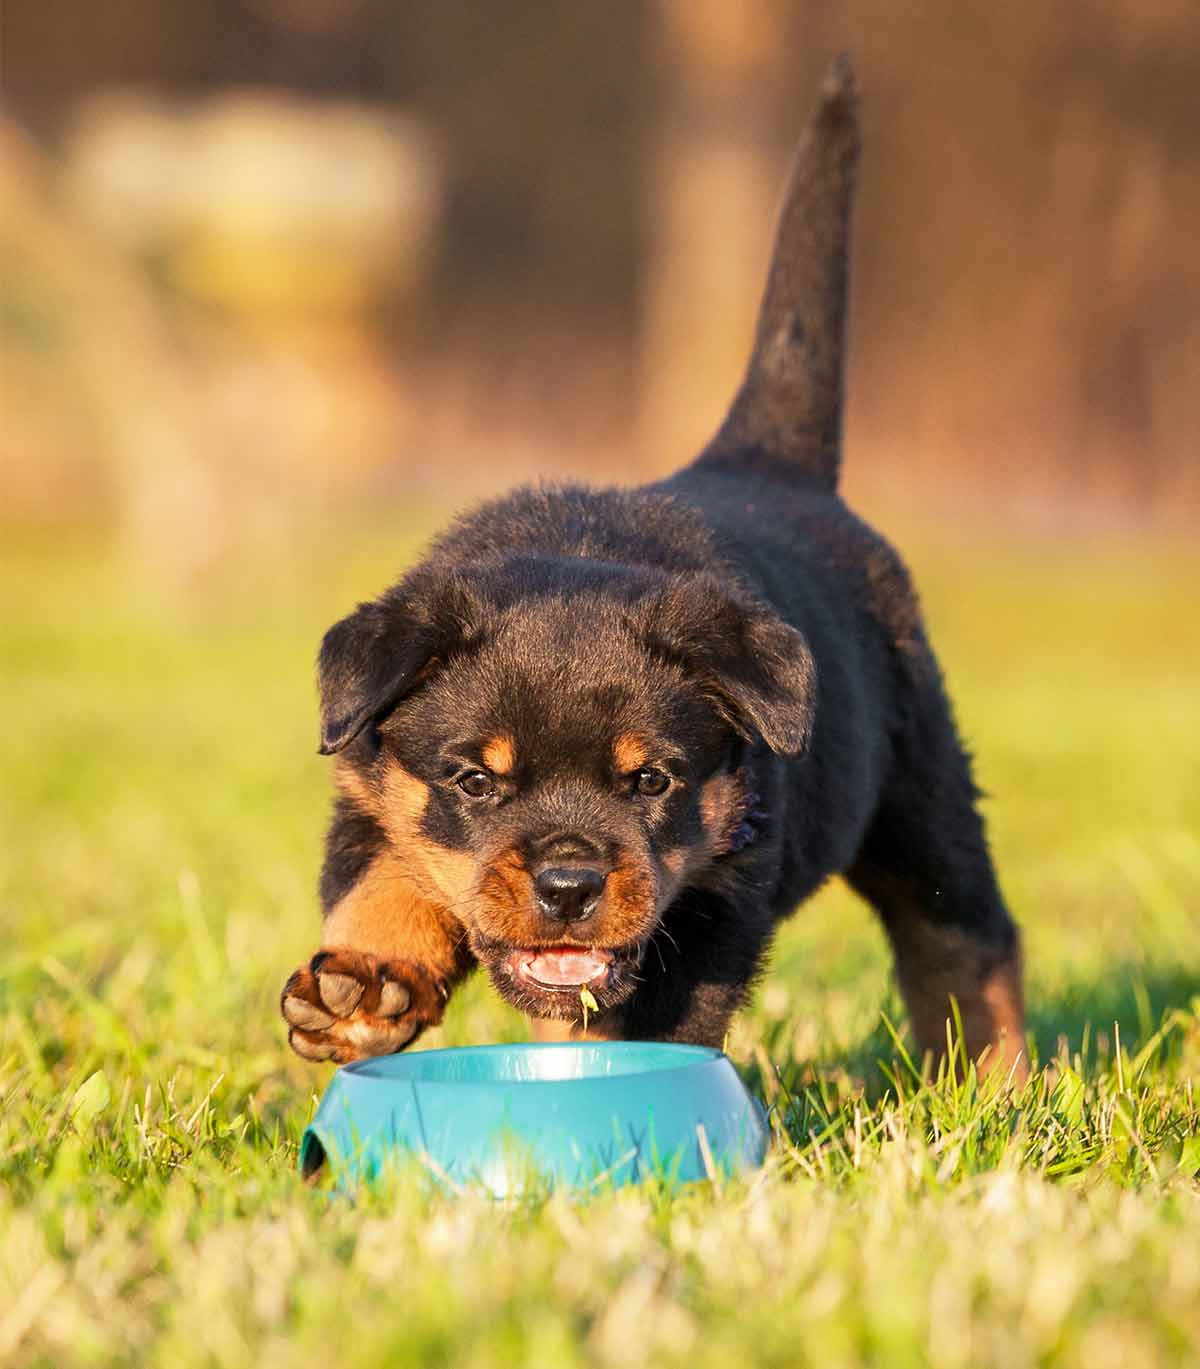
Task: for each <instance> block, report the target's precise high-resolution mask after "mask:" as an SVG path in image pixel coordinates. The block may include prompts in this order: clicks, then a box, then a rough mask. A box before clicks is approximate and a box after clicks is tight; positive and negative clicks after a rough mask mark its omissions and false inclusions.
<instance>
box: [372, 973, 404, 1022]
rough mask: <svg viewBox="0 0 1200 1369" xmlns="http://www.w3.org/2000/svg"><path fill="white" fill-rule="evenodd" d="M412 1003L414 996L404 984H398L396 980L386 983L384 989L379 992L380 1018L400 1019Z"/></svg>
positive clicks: (389, 980)
mask: <svg viewBox="0 0 1200 1369" xmlns="http://www.w3.org/2000/svg"><path fill="white" fill-rule="evenodd" d="M411 1002H412V994H411V993H409V991H408V988H407V987H406V986H405V985H404V984H398V983H397V982H396V981H395V980H394V979H387V980H385V981H384V985H383V988H382V989H381V990H380V991H379V1008H378V1012H379V1016H380V1017H399V1016H400V1014H401V1013H402V1012H404V1011H406V1009H407V1008H408V1005H409V1004H410V1003H411Z"/></svg>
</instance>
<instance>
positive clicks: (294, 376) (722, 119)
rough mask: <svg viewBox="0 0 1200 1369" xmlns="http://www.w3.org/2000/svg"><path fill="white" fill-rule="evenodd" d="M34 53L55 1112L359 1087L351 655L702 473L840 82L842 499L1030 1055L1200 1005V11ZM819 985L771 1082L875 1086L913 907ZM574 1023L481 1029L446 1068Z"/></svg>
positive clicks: (5, 791)
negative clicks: (347, 1043) (321, 886)
mask: <svg viewBox="0 0 1200 1369" xmlns="http://www.w3.org/2000/svg"><path fill="white" fill-rule="evenodd" d="M3 13H4V26H5V31H4V44H3V47H4V66H5V81H4V87H5V94H4V100H3V106H2V108H3V118H2V122H0V362H2V365H0V377H2V378H0V409H2V417H0V716H2V717H3V718H5V719H6V721H7V722H8V726H6V727H5V728H3V729H0V775H3V778H4V783H3V784H0V831H3V832H4V840H3V842H0V924H3V925H4V927H5V930H6V932H9V935H8V936H7V938H6V939H5V941H4V944H3V947H2V948H0V1054H2V1051H3V1046H4V1040H5V1038H4V1036H3V1031H4V1030H6V1029H7V1030H9V1032H10V1036H9V1037H8V1038H7V1039H8V1040H10V1041H11V1040H16V1041H18V1042H19V1043H26V1042H27V1041H28V1039H29V1032H30V1030H32V1028H26V1027H24V1026H20V1025H19V1023H18V1025H17V1026H9V1027H8V1028H5V1026H4V1023H6V1022H13V1021H17V1018H12V1017H11V1016H10V1017H7V1018H6V1017H5V1016H4V1014H5V1013H6V1012H8V1011H9V1010H10V1009H12V1005H13V1004H14V1003H20V1004H24V1005H26V1006H23V1007H21V1008H20V1013H21V1014H27V1017H26V1016H20V1019H19V1021H20V1022H25V1021H26V1020H28V1022H30V1023H36V1032H37V1034H38V1036H39V1037H40V1038H41V1039H43V1040H44V1041H45V1042H46V1043H47V1044H46V1046H45V1054H46V1058H47V1059H48V1060H51V1061H52V1062H58V1061H62V1062H65V1063H64V1064H63V1065H62V1069H63V1070H67V1069H68V1068H69V1070H71V1071H76V1070H78V1071H83V1073H82V1074H79V1075H78V1077H76V1076H75V1075H74V1074H71V1076H70V1078H69V1079H67V1082H66V1084H65V1085H64V1084H63V1082H62V1079H63V1078H66V1077H67V1076H66V1075H62V1077H61V1078H60V1073H57V1072H55V1071H58V1070H59V1066H58V1065H57V1064H55V1065H54V1066H53V1069H52V1070H50V1069H48V1072H46V1073H45V1075H44V1079H45V1081H46V1082H45V1088H46V1091H47V1096H57V1094H59V1093H62V1096H63V1097H69V1096H70V1095H71V1092H72V1090H73V1089H74V1088H75V1087H76V1086H77V1085H78V1083H80V1082H81V1081H82V1079H83V1078H84V1077H85V1076H86V1073H87V1071H88V1070H90V1069H94V1068H97V1067H98V1065H97V1061H98V1060H99V1059H100V1058H102V1057H101V1056H100V1055H98V1054H97V1052H98V1051H99V1050H100V1049H101V1048H100V1047H99V1046H97V1044H96V1042H97V1040H98V1039H99V1038H97V1037H96V1035H95V1031H96V1030H99V1029H97V1028H95V1023H96V1022H99V1021H101V1020H103V1023H104V1024H105V1025H104V1027H103V1032H104V1033H111V1035H112V1039H113V1040H117V1041H119V1042H120V1043H123V1044H121V1045H120V1049H121V1050H128V1051H130V1052H133V1053H134V1055H135V1056H136V1058H137V1060H138V1061H139V1062H140V1063H139V1064H138V1069H139V1070H144V1071H147V1072H149V1073H151V1074H153V1075H154V1077H161V1078H168V1077H175V1076H174V1074H173V1072H175V1071H182V1073H180V1074H179V1077H180V1078H181V1079H187V1078H191V1079H192V1080H193V1081H194V1082H195V1085H196V1087H197V1088H198V1089H199V1091H200V1092H199V1096H203V1094H204V1090H205V1089H207V1088H208V1087H209V1084H210V1083H211V1078H212V1077H213V1075H214V1074H215V1073H219V1072H220V1071H222V1070H226V1069H230V1070H234V1071H235V1073H234V1074H233V1075H231V1076H230V1077H231V1078H233V1079H236V1080H238V1081H240V1082H238V1083H237V1085H236V1088H237V1090H241V1091H242V1093H244V1095H245V1096H246V1097H247V1098H250V1099H252V1100H255V1101H254V1102H253V1106H254V1107H256V1108H262V1109H267V1110H269V1109H270V1108H271V1107H275V1106H278V1107H280V1108H283V1109H285V1110H286V1109H287V1108H291V1107H293V1105H294V1104H295V1100H296V1098H297V1097H299V1096H303V1093H304V1091H305V1090H311V1087H312V1080H313V1078H314V1075H313V1071H312V1069H311V1068H310V1067H309V1066H306V1065H304V1064H303V1063H302V1062H300V1061H299V1059H298V1058H296V1057H291V1056H290V1055H289V1053H288V1052H287V1050H286V1047H285V1045H284V1038H283V1031H282V1028H281V1024H280V1023H279V1019H278V1016H277V1007H276V1003H277V994H278V988H279V985H280V984H281V983H282V982H283V980H284V979H285V978H286V976H287V974H288V973H289V972H290V971H291V969H292V968H293V967H294V966H295V965H297V964H299V963H300V962H301V960H302V959H303V958H306V957H307V956H309V955H310V954H311V953H312V951H313V950H314V949H315V946H316V944H317V942H316V938H317V935H318V930H317V916H316V897H315V876H316V871H317V867H318V864H319V860H320V849H321V831H322V827H323V825H324V820H325V816H326V813H327V807H328V774H327V769H328V767H327V763H326V762H324V761H322V760H320V759H319V758H318V757H317V755H316V754H315V752H316V745H317V736H316V716H315V715H316V709H315V700H314V689H313V678H312V677H313V657H314V654H315V648H316V645H317V642H318V640H319V638H320V635H321V633H322V632H323V631H324V630H325V629H326V628H327V627H328V625H329V624H330V623H331V622H333V621H334V620H335V619H336V618H338V617H340V616H341V615H342V614H344V613H345V612H346V611H347V610H348V609H349V608H350V607H351V606H352V605H353V603H354V602H355V600H357V599H362V598H366V597H368V596H371V595H374V594H377V593H378V592H379V591H380V590H381V589H382V588H383V586H385V585H386V584H387V583H388V582H389V581H390V580H391V579H392V578H394V577H395V576H396V575H397V574H398V572H399V571H401V570H402V568H403V567H404V565H405V564H406V563H408V562H409V561H410V560H411V559H412V557H414V556H415V555H416V554H417V552H418V549H419V547H420V544H421V542H422V541H423V540H424V539H425V538H426V537H428V536H429V534H430V533H431V532H433V531H434V529H435V528H436V527H437V526H438V525H439V524H440V523H442V522H443V520H444V519H445V517H446V516H447V515H448V514H449V512H450V511H451V510H452V509H453V508H455V507H457V506H460V505H461V504H462V503H463V502H464V501H466V500H468V499H470V498H472V497H474V496H477V495H482V494H485V493H487V492H489V491H494V490H498V489H500V488H502V487H504V486H507V485H509V484H511V483H512V482H513V481H515V480H519V479H523V478H531V477H535V476H538V475H546V476H551V477H559V478H562V477H571V476H574V477H585V478H589V479H593V480H597V481H600V480H621V481H635V480H638V479H644V478H646V477H649V476H654V475H658V474H660V473H663V472H666V471H668V470H670V469H671V468H672V467H674V466H677V465H678V464H680V463H682V462H684V461H686V460H688V459H689V458H690V457H691V456H692V455H693V454H694V453H695V452H696V450H697V449H698V447H699V446H700V445H701V444H702V443H703V442H704V441H705V440H706V439H707V438H708V436H709V435H710V434H711V433H712V431H713V430H714V428H715V426H716V424H717V422H718V421H719V419H720V417H721V415H722V413H723V411H724V408H725V406H726V404H727V403H728V401H729V399H730V397H731V395H732V394H733V391H734V387H735V385H736V383H737V381H738V379H739V375H740V371H741V368H742V365H743V363H744V359H745V356H746V352H747V349H748V344H749V337H750V333H751V330H752V324H753V317H754V312H755V309H756V306H757V300H758V296H759V291H760V289H761V285H762V282H763V278H764V273H765V269H766V258H767V251H768V247H769V240H770V237H771V233H772V229H773V220H774V216H775V211H776V206H777V200H778V196H779V192H780V188H781V185H782V183H783V178H784V174H785V171H786V167H787V162H788V157H789V154H790V149H791V146H792V143H793V141H794V139H795V137H796V135H797V133H798V130H799V129H800V127H801V125H802V123H803V121H804V119H805V117H806V115H807V112H808V110H809V108H810V107H811V104H812V102H813V98H814V94H815V91H816V88H817V86H818V83H819V81H820V78H821V75H822V73H823V72H824V70H825V68H826V67H827V65H828V62H829V60H830V58H831V56H832V55H833V54H834V53H835V52H837V51H838V50H839V49H843V48H845V49H849V50H850V51H851V52H852V53H853V54H854V58H855V61H856V63H857V65H858V68H859V72H860V77H861V83H862V86H863V89H864V92H865V96H864V119H865V126H866V129H865V131H866V154H865V159H864V163H863V167H862V179H861V195H860V200H859V213H858V220H857V240H856V244H855V252H854V280H853V318H852V339H851V341H852V350H851V360H850V399H849V413H848V422H847V432H846V441H847V453H846V462H845V470H846V483H847V485H848V492H849V494H850V497H851V499H852V501H853V502H854V504H855V505H856V507H857V508H859V509H860V510H861V511H862V512H863V513H864V514H865V515H866V516H867V517H868V518H870V519H871V520H873V521H875V522H877V523H878V524H880V525H881V526H882V527H883V528H884V529H885V530H886V531H887V532H888V533H889V534H890V535H892V536H894V537H895V539H896V541H897V542H898V544H899V545H900V547H901V548H902V549H903V551H904V554H905V557H906V558H907V559H908V561H909V563H910V564H911V565H912V567H913V569H914V571H915V574H916V579H917V583H918V585H919V586H920V588H921V591H922V595H923V598H924V603H925V608H926V613H927V617H928V619H929V620H930V623H931V626H932V633H933V639H934V641H935V642H936V643H937V646H938V650H939V653H940V656H941V659H942V661H943V663H944V664H945V666H946V669H947V672H948V677H949V680H950V685H951V690H952V694H953V698H954V701H955V706H956V709H957V711H958V715H959V718H960V720H961V723H962V727H963V730H964V734H965V736H966V738H967V739H968V742H969V744H970V745H971V747H972V749H974V750H976V751H977V752H978V755H979V766H978V775H979V778H980V782H981V784H982V785H983V787H984V788H985V789H986V790H987V791H988V793H989V794H990V795H994V796H995V799H994V802H989V804H988V805H987V812H988V817H989V823H990V832H991V836H992V841H993V844H994V848H995V850H996V854H997V857H998V862H999V867H1000V870H1001V874H1002V880H1003V883H1004V887H1005V890H1006V892H1007V894H1008V896H1009V898H1010V901H1011V903H1012V906H1013V909H1014V912H1015V913H1016V915H1017V918H1018V920H1019V921H1020V923H1021V925H1022V927H1023V928H1024V935H1025V946H1026V952H1027V959H1028V965H1029V1003H1030V1012H1031V1025H1032V1031H1033V1038H1034V1039H1035V1040H1036V1041H1037V1043H1038V1049H1039V1051H1040V1052H1041V1058H1042V1059H1046V1058H1048V1056H1049V1055H1050V1054H1052V1053H1053V1052H1054V1050H1055V1049H1056V1043H1057V1042H1058V1040H1059V1038H1060V1037H1064V1036H1066V1037H1069V1038H1070V1040H1071V1041H1072V1042H1073V1043H1078V1042H1079V1041H1080V1040H1081V1039H1083V1036H1082V1034H1083V1033H1084V1031H1085V1024H1087V1023H1091V1024H1093V1026H1094V1027H1095V1029H1096V1031H1097V1032H1098V1033H1100V1034H1101V1035H1098V1036H1097V1037H1096V1039H1097V1041H1099V1040H1100V1039H1101V1036H1102V1035H1103V1034H1104V1033H1108V1032H1109V1031H1110V1027H1111V1024H1112V1023H1113V1021H1114V1020H1116V1019H1120V1022H1121V1024H1122V1027H1123V1028H1124V1029H1125V1036H1124V1039H1126V1040H1127V1041H1131V1040H1133V1039H1134V1037H1135V1036H1136V1039H1137V1040H1139V1041H1142V1042H1146V1041H1148V1040H1150V1039H1151V1037H1152V1034H1153V1032H1154V1031H1155V1029H1156V1026H1157V1024H1158V1023H1159V1021H1160V1020H1161V1014H1162V1013H1164V1012H1166V1011H1168V1010H1170V1009H1173V1008H1178V1007H1182V1006H1183V1005H1186V1004H1187V1003H1188V1002H1189V1000H1190V998H1191V997H1192V996H1194V995H1195V994H1196V993H1197V991H1198V988H1200V841H1198V840H1197V834H1200V787H1198V786H1197V784H1196V775H1197V774H1198V773H1200V728H1198V727H1197V725H1196V700H1197V698H1200V617H1198V615H1197V614H1196V587H1197V585H1200V544H1198V543H1197V540H1196V536H1195V529H1196V526H1197V513H1198V512H1200V449H1198V444H1197V442H1196V433H1197V432H1198V431H1200V253H1198V252H1197V244H1198V243H1200V98H1198V96H1200V6H1198V5H1197V4H1196V0H1059V3H1056V4H1053V5H1046V4H1041V3H1035V2H1034V0H1011V3H1008V4H1005V5H999V4H983V3H980V4H974V5H964V4H961V3H955V2H954V0H919V2H917V3H908V4H903V5H899V4H894V3H883V0H853V3H840V4H832V3H825V4H820V3H812V2H810V3H801V2H800V0H622V3H611V0H610V2H609V3H603V2H602V0H571V2H570V3H567V0H559V2H555V0H504V2H503V3H499V2H498V0H492V2H491V3H483V2H482V0H453V3H445V2H444V0H440V2H439V0H386V3H385V2H384V0H206V3H203V4H199V3H193V4H185V3H168V0H104V3H102V4H97V3H94V4H85V3H81V2H80V0H8V3H7V4H6V6H5V8H4V11H3ZM774 967H775V968H774V970H773V972H772V975H771V976H770V977H769V978H768V979H767V980H766V981H765V982H764V986H763V989H762V994H761V1002H760V1004H759V1007H758V1009H756V1010H755V1013H752V1014H750V1015H748V1017H747V1019H746V1023H747V1024H748V1025H745V1024H744V1025H743V1027H740V1028H739V1029H738V1030H739V1032H740V1033H741V1034H740V1035H737V1036H735V1038H733V1039H732V1041H731V1046H730V1049H731V1051H732V1052H733V1053H734V1055H735V1057H736V1058H737V1059H738V1060H739V1061H746V1060H749V1059H751V1058H752V1057H753V1051H754V1049H755V1045H754V1043H755V1042H759V1043H761V1041H762V1040H767V1041H768V1043H769V1044H770V1048H771V1050H772V1052H773V1053H774V1055H775V1056H777V1057H779V1058H787V1059H791V1060H793V1061H794V1062H796V1068H797V1069H798V1070H808V1069H810V1067H811V1066H812V1062H813V1061H814V1060H816V1061H818V1062H823V1064H824V1065H825V1066H828V1067H829V1068H830V1069H835V1070H845V1069H848V1070H849V1072H850V1074H849V1075H847V1078H849V1077H850V1076H851V1075H852V1076H854V1078H858V1079H861V1078H864V1077H868V1076H869V1069H870V1068H871V1067H872V1066H871V1063H870V1062H872V1061H873V1060H874V1059H875V1058H876V1056H877V1055H878V1053H879V1052H880V1051H886V1050H890V1046H888V1045H887V1044H886V1042H887V1038H886V1037H885V1036H884V1035H883V1034H882V1033H883V1029H882V1027H881V1026H880V1022H879V1011H880V1006H881V1004H887V1005H888V1010H889V1011H890V1012H892V1013H895V1012H896V1011H897V1010H898V1009H897V1000H896V998H895V995H894V994H893V995H892V997H891V998H890V999H889V998H888V997H887V994H888V989H887V983H888V956H887V951H886V947H885V944H884V939H883V937H882V936H881V934H880V932H879V929H878V927H877V925H876V924H875V922H874V920H873V918H872V916H871V915H870V913H869V912H868V911H867V910H866V909H865V908H864V907H863V906H862V905H860V904H859V903H858V902H857V901H856V900H855V899H854V898H853V897H852V896H851V895H850V894H849V892H847V891H846V890H845V889H844V888H841V887H840V886H838V885H836V884H834V885H832V886H831V887H829V888H828V889H827V890H826V891H823V892H822V894H821V895H820V896H819V898H818V899H817V900H816V901H815V904H814V905H813V906H812V907H811V908H809V909H808V910H806V913H805V915H804V916H803V917H798V918H796V919H794V920H793V921H792V922H791V923H790V924H789V925H788V927H787V929H786V930H785V932H784V934H783V935H782V936H781V937H780V940H779V944H778V949H777V954H776V957H775V961H774ZM79 1003H85V1004H87V1005H88V1007H87V1010H86V1012H85V1013H83V1014H81V1013H80V1012H79V1011H77V1009H76V1006H73V1005H77V1004H79ZM768 1021H769V1024H773V1025H770V1026H769V1032H767V1027H765V1026H764V1025H763V1024H764V1023H767V1022H768ZM524 1030H525V1028H524V1025H523V1023H521V1022H520V1021H519V1020H517V1019H515V1015H513V1014H512V1013H510V1012H508V1010H507V1009H504V1008H503V1007H502V1006H501V1005H500V1004H499V1003H498V1001H497V1000H496V999H495V996H494V995H492V994H490V993H489V992H488V991H487V986H486V984H485V983H481V982H475V983H473V984H472V985H471V986H470V988H469V990H468V991H466V992H464V993H463V994H461V995H458V996H456V998H455V1002H454V1005H453V1006H452V1010H451V1014H450V1017H449V1019H448V1021H447V1024H446V1027H445V1028H444V1031H441V1032H436V1033H431V1034H430V1035H429V1036H428V1037H427V1038H423V1040H424V1041H425V1042H426V1044H434V1045H436V1044H439V1043H443V1044H444V1043H446V1042H451V1043H454V1042H464V1041H472V1040H475V1041H478V1040H488V1039H502V1038H503V1037H505V1036H506V1035H510V1036H511V1035H520V1034H521V1033H522V1032H523V1031H524ZM1089 1030H1090V1028H1089ZM13 1032H15V1033H17V1034H16V1035H15V1036H13V1035H11V1033H13ZM764 1032H767V1035H764V1034H763V1033H764ZM104 1039H108V1038H107V1037H105V1038H104ZM1104 1039H1106V1040H1111V1039H1114V1038H1112V1037H1109V1036H1105V1037H1104ZM25 1049H26V1047H25V1045H24V1044H22V1045H20V1050H21V1051H22V1052H24V1051H25ZM39 1055H40V1052H39V1051H38V1050H33V1049H32V1048H31V1049H30V1052H29V1058H30V1059H34V1058H35V1057H39ZM22 1058H24V1057H22ZM856 1062H857V1063H856ZM37 1069H38V1070H41V1069H42V1066H41V1065H40V1064H39V1065H38V1066H37ZM864 1071H867V1073H864ZM189 1072H190V1073H189ZM38 1077H39V1078H41V1077H43V1076H42V1075H40V1074H39V1076H38ZM139 1077H140V1076H139ZM839 1077H840V1076H839ZM180 1087H181V1088H183V1087H184V1086H183V1085H182V1084H181V1086H180ZM189 1087H190V1085H189ZM227 1087H233V1086H232V1085H227ZM847 1087H848V1088H849V1087H850V1084H847ZM64 1088H65V1093H64V1092H63V1089H64ZM141 1091H142V1085H141V1084H140V1083H139V1084H138V1085H137V1089H136V1090H135V1092H136V1094H137V1095H138V1096H140V1094H141ZM238 1096H241V1094H239V1095H238ZM264 1115H265V1114H264Z"/></svg>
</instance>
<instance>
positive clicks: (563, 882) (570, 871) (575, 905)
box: [533, 865, 604, 922]
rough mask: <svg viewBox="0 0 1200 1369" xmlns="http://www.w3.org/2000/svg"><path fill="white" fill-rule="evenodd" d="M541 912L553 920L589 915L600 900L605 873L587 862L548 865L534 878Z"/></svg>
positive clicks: (572, 918)
mask: <svg viewBox="0 0 1200 1369" xmlns="http://www.w3.org/2000/svg"><path fill="white" fill-rule="evenodd" d="M533 887H534V889H535V890H536V892H537V900H538V903H539V905H540V906H541V909H542V912H543V913H545V915H546V916H547V917H549V918H553V919H554V920H555V921H556V922H580V921H582V920H583V918H585V917H591V915H592V914H593V913H594V912H595V911H596V904H597V903H599V902H600V895H601V893H602V892H603V889H604V876H603V875H602V874H601V873H600V871H599V870H596V869H593V868H592V866H590V865H551V866H550V867H549V869H546V870H542V871H541V872H540V873H539V874H538V876H537V878H536V879H535V880H534V881H533Z"/></svg>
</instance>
